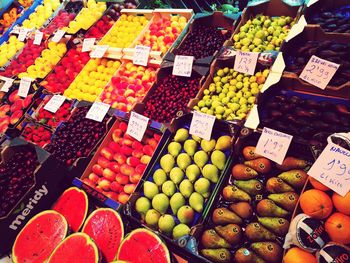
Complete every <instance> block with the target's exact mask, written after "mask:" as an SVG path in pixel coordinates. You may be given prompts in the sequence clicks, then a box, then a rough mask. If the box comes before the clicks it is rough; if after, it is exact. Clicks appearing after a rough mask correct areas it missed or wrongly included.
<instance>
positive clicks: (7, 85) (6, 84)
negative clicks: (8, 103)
mask: <svg viewBox="0 0 350 263" xmlns="http://www.w3.org/2000/svg"><path fill="white" fill-rule="evenodd" d="M0 79H1V80H3V81H5V82H4V84H3V85H2V87H1V90H0V91H3V92H8V91H9V88H10V87H11V86H12V83H13V79H10V78H6V77H2V76H0Z"/></svg>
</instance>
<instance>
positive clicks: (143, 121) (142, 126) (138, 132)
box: [126, 111, 149, 142]
mask: <svg viewBox="0 0 350 263" xmlns="http://www.w3.org/2000/svg"><path fill="white" fill-rule="evenodd" d="M148 121H149V118H147V117H145V116H143V115H141V114H138V113H136V112H133V111H132V112H131V115H130V120H129V124H128V128H127V130H126V134H128V135H130V136H131V137H133V138H135V139H136V140H138V141H139V142H140V141H142V138H143V135H144V134H145V131H146V129H147V125H148Z"/></svg>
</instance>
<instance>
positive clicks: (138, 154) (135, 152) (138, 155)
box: [131, 150, 143, 159]
mask: <svg viewBox="0 0 350 263" xmlns="http://www.w3.org/2000/svg"><path fill="white" fill-rule="evenodd" d="M131 155H132V156H133V157H135V158H139V159H141V157H142V156H143V152H142V151H140V150H133V151H132V153H131Z"/></svg>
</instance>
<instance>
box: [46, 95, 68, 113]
mask: <svg viewBox="0 0 350 263" xmlns="http://www.w3.org/2000/svg"><path fill="white" fill-rule="evenodd" d="M65 100H66V97H64V96H61V95H53V96H52V97H51V99H50V100H49V101H48V102H47V103H46V104H45V106H44V109H45V110H47V111H50V112H52V113H56V111H57V110H58V109H59V108H60V107H61V106H62V104H63V102H64V101H65Z"/></svg>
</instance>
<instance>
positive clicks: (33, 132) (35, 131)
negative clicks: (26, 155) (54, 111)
mask: <svg viewBox="0 0 350 263" xmlns="http://www.w3.org/2000/svg"><path fill="white" fill-rule="evenodd" d="M51 135H52V132H51V131H50V130H48V129H45V128H44V127H42V126H39V125H30V124H28V125H26V127H25V128H24V130H23V131H22V136H23V138H24V139H25V140H26V141H29V142H32V143H34V144H36V145H38V146H40V147H44V145H46V144H48V143H49V142H50V138H51Z"/></svg>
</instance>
